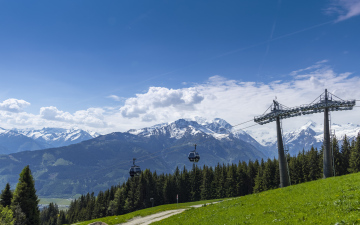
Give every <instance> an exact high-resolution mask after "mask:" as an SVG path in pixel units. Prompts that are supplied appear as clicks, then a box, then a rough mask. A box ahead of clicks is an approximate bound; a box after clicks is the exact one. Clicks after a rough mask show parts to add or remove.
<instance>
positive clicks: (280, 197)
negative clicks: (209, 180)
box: [153, 173, 360, 225]
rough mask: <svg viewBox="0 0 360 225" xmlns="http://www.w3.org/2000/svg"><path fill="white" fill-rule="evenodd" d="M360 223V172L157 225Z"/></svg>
mask: <svg viewBox="0 0 360 225" xmlns="http://www.w3.org/2000/svg"><path fill="white" fill-rule="evenodd" d="M271 223H277V224H299V223H302V224H360V173H357V174H350V175H346V176H341V177H333V178H328V179H323V180H318V181H312V182H307V183H303V184H299V185H294V186H290V187H286V188H281V189H275V190H270V191H265V192H262V193H258V194H253V195H247V196H243V197H240V198H237V199H234V200H229V201H224V202H221V203H219V204H214V205H207V206H206V207H201V208H197V209H189V210H186V211H185V212H183V213H181V214H177V215H174V216H171V217H169V218H167V219H164V220H162V221H159V222H156V223H153V224H227V225H228V224H271Z"/></svg>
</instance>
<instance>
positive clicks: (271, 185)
mask: <svg viewBox="0 0 360 225" xmlns="http://www.w3.org/2000/svg"><path fill="white" fill-rule="evenodd" d="M332 149H333V156H334V160H333V164H334V168H335V169H334V175H335V176H341V175H345V174H348V173H355V172H359V171H360V135H358V136H357V137H356V138H355V139H354V140H353V141H351V142H350V141H349V140H348V138H347V137H346V136H345V137H344V139H343V141H342V145H341V146H339V142H338V140H337V139H336V137H334V138H333V139H332ZM287 162H288V169H289V176H290V180H291V184H299V183H303V182H307V181H312V180H317V179H320V178H322V177H323V147H322V148H321V149H319V150H318V149H316V148H313V147H312V148H311V149H310V150H309V151H305V150H303V151H301V152H299V154H298V155H295V156H290V155H289V154H287ZM279 183H280V175H279V162H278V160H277V159H275V158H274V159H267V160H266V161H265V160H263V159H262V160H260V161H259V160H255V161H249V162H247V163H246V162H244V161H242V162H239V163H237V164H226V165H225V164H222V165H220V164H218V165H217V166H215V167H214V168H213V167H209V166H206V165H204V166H203V167H202V168H199V167H197V166H196V165H193V167H192V169H191V170H187V169H186V168H185V167H184V168H182V169H181V170H180V169H179V168H176V169H175V172H174V173H173V174H157V173H156V171H155V172H151V171H150V170H148V169H146V170H144V171H143V172H142V173H141V175H140V176H139V177H134V178H130V179H128V180H127V181H126V182H124V183H123V184H121V185H117V186H112V187H111V188H109V189H108V190H106V191H104V192H103V191H100V192H99V193H98V195H97V196H95V194H94V193H91V194H90V193H88V194H86V195H82V196H81V197H80V198H78V199H76V200H74V201H72V202H71V204H70V207H69V209H68V211H67V212H66V215H65V219H66V222H68V223H75V222H79V221H86V220H91V219H96V218H101V217H105V216H112V215H121V214H125V213H129V212H133V211H136V210H139V209H144V208H148V207H151V206H152V202H151V201H150V198H152V199H153V202H154V205H163V204H171V203H176V196H177V195H178V198H179V202H190V201H199V200H207V199H216V198H226V197H237V196H243V195H247V194H252V193H257V192H261V191H266V190H270V189H275V188H278V187H279Z"/></svg>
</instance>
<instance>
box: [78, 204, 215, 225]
mask: <svg viewBox="0 0 360 225" xmlns="http://www.w3.org/2000/svg"><path fill="white" fill-rule="evenodd" d="M215 201H217V200H216V199H213V200H205V201H198V202H186V203H179V205H177V204H169V205H160V206H156V207H152V208H147V209H142V210H138V211H135V212H132V213H128V214H124V215H120V216H109V217H104V218H99V219H94V220H89V221H85V222H79V223H75V224H77V225H87V224H89V223H92V222H97V221H99V222H104V223H107V224H108V225H114V224H119V223H124V222H126V221H128V220H129V219H132V218H134V217H137V216H141V217H144V216H147V215H151V214H154V213H158V212H162V211H166V210H172V209H182V208H187V207H189V206H191V205H199V204H205V203H209V202H215Z"/></svg>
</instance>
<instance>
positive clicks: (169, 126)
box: [128, 117, 241, 139]
mask: <svg viewBox="0 0 360 225" xmlns="http://www.w3.org/2000/svg"><path fill="white" fill-rule="evenodd" d="M187 131H189V133H190V134H192V135H195V134H197V133H205V134H208V135H211V136H213V137H214V138H216V139H222V138H226V137H228V135H226V134H230V133H232V132H233V128H232V126H231V125H230V124H229V123H228V122H226V121H225V120H223V119H219V118H216V119H214V120H206V119H204V118H201V117H195V119H194V120H192V119H179V120H176V121H174V122H170V123H162V124H157V125H154V126H151V127H147V128H142V129H132V130H129V131H128V132H129V133H131V134H134V135H141V136H144V137H150V136H152V135H158V134H168V135H169V136H170V138H176V139H180V138H182V137H183V136H184V135H185V133H186V132H187ZM239 133H241V132H239Z"/></svg>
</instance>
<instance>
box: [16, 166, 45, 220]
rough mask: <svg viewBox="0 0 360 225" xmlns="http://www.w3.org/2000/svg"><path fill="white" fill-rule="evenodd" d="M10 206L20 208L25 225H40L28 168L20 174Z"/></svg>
mask: <svg viewBox="0 0 360 225" xmlns="http://www.w3.org/2000/svg"><path fill="white" fill-rule="evenodd" d="M11 204H12V205H13V206H17V205H19V206H20V208H21V211H22V212H23V213H24V214H25V218H26V224H27V225H38V224H40V210H39V207H38V204H39V199H38V197H37V195H36V190H35V181H34V179H33V176H32V175H31V170H30V167H29V166H25V168H24V169H23V170H22V171H21V173H20V178H19V182H18V184H17V185H16V189H15V192H14V197H13V199H12V203H11Z"/></svg>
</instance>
